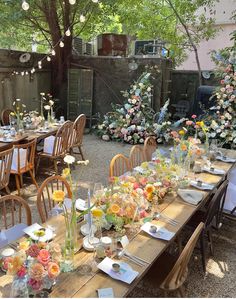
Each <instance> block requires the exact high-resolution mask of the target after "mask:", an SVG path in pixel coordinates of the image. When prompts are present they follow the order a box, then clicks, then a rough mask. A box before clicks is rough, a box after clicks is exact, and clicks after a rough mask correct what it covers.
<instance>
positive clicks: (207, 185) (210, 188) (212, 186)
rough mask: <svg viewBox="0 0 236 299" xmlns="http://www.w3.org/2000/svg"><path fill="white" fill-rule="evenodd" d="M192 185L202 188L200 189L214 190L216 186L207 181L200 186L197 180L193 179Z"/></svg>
mask: <svg viewBox="0 0 236 299" xmlns="http://www.w3.org/2000/svg"><path fill="white" fill-rule="evenodd" d="M190 185H191V186H193V187H195V188H197V189H200V190H212V189H214V187H215V186H214V185H211V184H207V183H204V182H202V186H198V185H197V182H196V181H191V182H190Z"/></svg>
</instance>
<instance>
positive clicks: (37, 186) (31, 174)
mask: <svg viewBox="0 0 236 299" xmlns="http://www.w3.org/2000/svg"><path fill="white" fill-rule="evenodd" d="M29 173H30V176H31V179H32V181H33V183H34V184H35V186H36V188H37V189H39V185H38V183H37V182H36V180H35V177H34V174H33V172H32V170H30V171H29Z"/></svg>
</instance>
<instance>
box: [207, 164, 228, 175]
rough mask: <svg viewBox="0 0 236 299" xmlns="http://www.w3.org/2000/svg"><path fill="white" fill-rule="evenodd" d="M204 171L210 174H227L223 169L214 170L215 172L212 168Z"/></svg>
mask: <svg viewBox="0 0 236 299" xmlns="http://www.w3.org/2000/svg"><path fill="white" fill-rule="evenodd" d="M203 170H204V171H206V172H209V173H211V174H225V171H224V170H223V169H219V168H214V170H211V168H210V167H206V166H204V167H203Z"/></svg>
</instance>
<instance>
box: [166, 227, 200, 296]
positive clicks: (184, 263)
mask: <svg viewBox="0 0 236 299" xmlns="http://www.w3.org/2000/svg"><path fill="white" fill-rule="evenodd" d="M203 227H204V223H203V222H201V223H199V225H198V226H197V228H196V229H195V231H194V232H193V234H192V236H191V237H190V239H189V240H188V242H187V244H186V245H185V247H184V249H183V251H182V252H181V254H180V256H179V258H178V259H177V261H176V262H175V264H174V266H173V268H172V270H171V271H170V272H169V274H168V275H167V277H166V278H165V280H164V281H163V282H162V284H161V288H162V289H165V290H173V289H178V288H179V287H180V286H182V284H183V283H184V281H185V280H186V278H187V274H188V263H189V260H190V258H191V256H192V253H193V250H194V248H195V245H196V243H197V240H198V238H199V236H200V234H201V232H202V230H203Z"/></svg>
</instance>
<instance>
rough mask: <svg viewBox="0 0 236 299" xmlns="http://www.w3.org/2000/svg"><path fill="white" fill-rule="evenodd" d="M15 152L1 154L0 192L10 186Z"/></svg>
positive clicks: (10, 150)
mask: <svg viewBox="0 0 236 299" xmlns="http://www.w3.org/2000/svg"><path fill="white" fill-rule="evenodd" d="M12 154H13V150H12V149H9V150H6V151H3V152H0V190H1V189H3V188H6V187H7V186H8V184H9V179H10V172H11V163H12Z"/></svg>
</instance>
